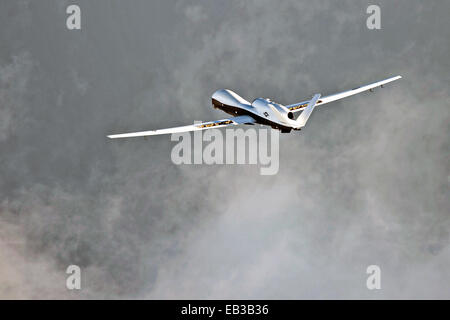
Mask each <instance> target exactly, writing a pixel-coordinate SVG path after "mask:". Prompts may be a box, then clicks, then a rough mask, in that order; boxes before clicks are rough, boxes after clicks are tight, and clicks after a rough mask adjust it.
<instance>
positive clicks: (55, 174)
mask: <svg viewBox="0 0 450 320" xmlns="http://www.w3.org/2000/svg"><path fill="white" fill-rule="evenodd" d="M72 3H76V4H78V5H79V6H80V8H81V27H82V29H81V31H69V30H67V28H66V18H67V14H66V12H65V11H66V7H67V6H68V5H69V4H72ZM369 4H372V3H371V2H370V1H356V0H345V1H339V2H336V1H331V0H318V1H314V2H313V1H297V0H295V1H294V0H292V1H276V2H274V1H269V0H248V1H234V0H231V1H206V0H202V1H144V0H134V1H131V2H126V1H119V0H114V1H111V0H97V1H83V0H78V1H67V0H65V1H56V0H41V1H31V0H4V1H1V2H0V43H1V45H0V298H10V299H15V298H26V299H33V298H51V299H54V298H69V299H80V298H88V299H89V298H145V299H166V298H243V299H245V298H268V299H277V298H286V299H302V298H310V299H321V298H332V299H334V298H336V299H345V298H363V299H380V298H450V290H449V289H448V283H450V273H449V270H448V266H449V265H450V200H449V199H450V197H449V196H450V194H449V186H450V161H449V159H450V154H449V150H450V109H449V108H450V99H449V91H450V90H449V80H450V63H449V54H450V20H449V19H448V12H450V2H449V1H446V0H441V1H438V0H436V1H426V2H424V1H419V0H399V1H396V2H395V3H393V2H392V1H378V2H377V4H379V5H380V8H381V27H382V29H381V30H368V29H367V27H366V19H367V17H368V15H367V14H366V8H367V6H368V5H369ZM397 74H401V75H402V76H403V77H404V78H403V79H402V80H400V81H397V82H395V83H393V84H391V85H388V86H387V87H386V88H385V89H383V90H376V91H375V92H374V93H372V94H371V93H366V94H361V95H358V96H355V97H352V98H348V99H346V100H342V101H340V102H336V103H333V104H329V105H327V106H324V107H322V108H319V109H316V111H315V112H314V114H313V115H312V117H311V121H310V122H309V123H308V127H307V129H306V130H302V131H301V133H299V132H294V133H292V134H289V135H287V134H286V135H280V170H279V173H278V174H277V175H274V176H261V175H260V171H259V167H258V166H257V165H255V166H251V165H228V166H227V165H215V166H207V165H196V166H193V165H192V166H190V165H184V166H177V165H174V164H173V163H172V161H171V159H170V152H171V149H172V147H173V146H174V144H175V143H174V142H171V141H170V136H157V137H152V138H151V139H148V140H144V139H137V140H127V141H111V140H109V141H108V140H107V139H106V138H105V135H106V134H110V133H113V132H126V131H138V130H148V129H156V128H164V127H170V126H178V125H184V124H190V123H192V121H193V120H214V119H220V118H223V116H224V114H223V113H221V112H220V111H218V110H214V109H212V108H211V103H210V97H211V94H212V93H213V92H214V91H215V90H217V89H219V88H229V89H232V90H234V91H236V92H238V93H239V94H240V95H242V96H243V97H244V98H246V99H248V100H250V101H251V100H252V99H254V98H256V97H260V96H263V97H270V98H272V99H274V100H275V101H278V102H280V103H284V104H289V103H293V102H296V101H301V100H304V99H307V98H309V97H310V96H311V95H312V94H313V93H316V92H321V93H322V94H324V95H326V94H331V93H335V92H339V91H343V90H348V89H351V88H353V87H356V86H359V85H362V84H366V83H370V82H374V81H378V80H381V79H384V78H387V77H390V76H393V75H397ZM71 264H76V265H79V266H80V267H81V270H82V289H81V290H80V291H69V290H67V289H66V286H65V281H66V276H67V275H66V274H65V270H66V268H67V266H68V265H71ZM372 264H376V265H379V266H380V268H381V271H382V281H381V285H382V289H381V290H373V291H369V290H367V288H366V278H367V274H366V268H367V266H368V265H372Z"/></svg>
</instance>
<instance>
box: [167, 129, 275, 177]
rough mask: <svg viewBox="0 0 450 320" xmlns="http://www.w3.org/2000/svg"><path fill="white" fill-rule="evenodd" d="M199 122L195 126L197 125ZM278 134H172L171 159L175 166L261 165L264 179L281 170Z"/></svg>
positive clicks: (265, 131)
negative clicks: (173, 144)
mask: <svg viewBox="0 0 450 320" xmlns="http://www.w3.org/2000/svg"><path fill="white" fill-rule="evenodd" d="M196 123H197V122H194V124H196ZM279 136H280V133H279V131H278V130H271V129H259V130H256V129H254V128H248V129H246V130H244V129H242V128H238V129H226V130H225V135H224V134H222V131H221V130H219V129H209V130H204V131H203V130H198V131H194V132H193V134H191V133H190V132H183V133H173V134H172V136H171V141H178V143H177V144H176V145H175V146H174V147H173V148H172V152H171V159H172V162H173V163H174V164H176V165H182V164H185V165H190V164H207V165H213V164H227V165H229V164H250V165H259V166H260V174H261V175H275V174H277V173H278V170H279V167H280V165H279Z"/></svg>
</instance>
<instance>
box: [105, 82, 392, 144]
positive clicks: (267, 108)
mask: <svg viewBox="0 0 450 320" xmlns="http://www.w3.org/2000/svg"><path fill="white" fill-rule="evenodd" d="M400 78H401V76H396V77H392V78H389V79H386V80H383V81H379V82H375V83H372V84H369V85H366V86H362V87H358V88H355V89H352V90H349V91H344V92H341V93H336V94H332V95H329V96H325V97H322V98H321V95H320V94H315V95H314V97H313V98H312V99H311V100H307V101H302V102H299V103H294V104H290V105H287V106H284V105H282V104H279V103H275V102H273V101H271V100H270V99H263V98H258V99H256V100H254V101H253V102H252V103H250V102H248V101H247V100H245V99H244V98H242V97H240V96H239V95H237V94H236V93H234V92H233V91H231V90H228V89H221V90H218V91H216V92H214V94H213V95H212V104H213V107H214V108H215V109H220V110H222V111H224V112H226V113H228V114H231V115H233V117H230V118H227V119H222V120H217V121H210V122H203V123H198V124H193V125H189V126H183V127H175V128H168V129H160V130H152V131H141V132H132V133H122V134H113V135H109V136H108V138H111V139H117V138H131V137H146V136H153V135H158V134H168V133H177V132H186V131H197V130H205V129H211V128H221V127H226V126H236V125H239V124H255V123H258V124H263V125H268V126H271V127H272V128H274V129H278V130H281V132H283V133H288V132H290V131H291V130H301V129H302V128H303V127H304V126H305V124H306V122H307V121H308V119H309V116H310V115H311V113H312V111H313V110H314V108H315V107H316V106H319V105H324V104H326V103H329V102H332V101H336V100H340V99H343V98H346V97H349V96H352V95H354V94H357V93H360V92H363V91H367V90H370V91H373V89H374V88H376V87H383V85H385V84H386V83H389V82H392V81H395V80H398V79H400ZM300 111H301V112H302V113H301V114H300V116H299V117H298V118H297V119H294V113H295V112H300Z"/></svg>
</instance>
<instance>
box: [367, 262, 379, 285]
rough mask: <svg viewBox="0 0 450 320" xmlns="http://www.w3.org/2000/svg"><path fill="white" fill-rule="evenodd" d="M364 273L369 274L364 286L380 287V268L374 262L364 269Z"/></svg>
mask: <svg viewBox="0 0 450 320" xmlns="http://www.w3.org/2000/svg"><path fill="white" fill-rule="evenodd" d="M366 273H367V274H369V276H368V277H367V280H366V286H367V289H369V290H374V289H376V290H380V289H381V268H380V267H379V266H377V265H375V264H373V265H370V266H368V267H367V269H366Z"/></svg>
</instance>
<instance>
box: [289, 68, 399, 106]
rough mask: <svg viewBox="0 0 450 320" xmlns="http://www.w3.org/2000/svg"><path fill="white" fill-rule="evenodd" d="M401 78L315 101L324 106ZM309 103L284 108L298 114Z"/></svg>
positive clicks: (393, 78)
mask: <svg viewBox="0 0 450 320" xmlns="http://www.w3.org/2000/svg"><path fill="white" fill-rule="evenodd" d="M401 78H402V77H401V76H396V77H392V78H389V79H386V80H382V81H378V82H375V83H371V84H368V85H366V86H362V87H358V88H354V89H352V90H348V91H344V92H340V93H336V94H332V95H329V96H325V97H322V98H321V99H320V100H319V101H317V105H318V106H320V105H323V104H326V103H330V102H332V101H336V100H340V99H343V98H346V97H350V96H353V95H355V94H358V93H361V92H364V91H367V90H371V89H373V88H376V87H380V86H382V85H385V84H387V83H389V82H392V81H395V80H398V79H401ZM309 101H310V100H308V101H302V102H298V103H294V104H290V105H288V106H286V108H288V109H289V110H290V111H291V112H299V111H302V110H303V109H305V108H306V107H307V106H308V103H309Z"/></svg>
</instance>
